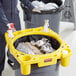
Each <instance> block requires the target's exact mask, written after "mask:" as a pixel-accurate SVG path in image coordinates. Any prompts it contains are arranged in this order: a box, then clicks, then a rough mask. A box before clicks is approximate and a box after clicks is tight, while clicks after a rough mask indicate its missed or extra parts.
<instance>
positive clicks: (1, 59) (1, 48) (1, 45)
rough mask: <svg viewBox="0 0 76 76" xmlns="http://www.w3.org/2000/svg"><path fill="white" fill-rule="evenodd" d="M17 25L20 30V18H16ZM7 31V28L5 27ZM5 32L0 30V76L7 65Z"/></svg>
mask: <svg viewBox="0 0 76 76" xmlns="http://www.w3.org/2000/svg"><path fill="white" fill-rule="evenodd" d="M13 22H14V23H15V24H16V25H15V27H16V29H17V30H20V29H21V28H20V21H19V17H18V16H17V17H16V20H15V21H13ZM0 25H2V24H1V23H0ZM3 28H4V29H5V27H3ZM2 32H3V31H2V30H0V76H1V72H2V71H3V69H4V64H5V46H6V41H5V34H4V33H2Z"/></svg>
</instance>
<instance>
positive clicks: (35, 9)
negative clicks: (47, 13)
mask: <svg viewBox="0 0 76 76" xmlns="http://www.w3.org/2000/svg"><path fill="white" fill-rule="evenodd" d="M32 12H37V13H41V11H40V10H39V9H38V8H34V9H33V10H32Z"/></svg>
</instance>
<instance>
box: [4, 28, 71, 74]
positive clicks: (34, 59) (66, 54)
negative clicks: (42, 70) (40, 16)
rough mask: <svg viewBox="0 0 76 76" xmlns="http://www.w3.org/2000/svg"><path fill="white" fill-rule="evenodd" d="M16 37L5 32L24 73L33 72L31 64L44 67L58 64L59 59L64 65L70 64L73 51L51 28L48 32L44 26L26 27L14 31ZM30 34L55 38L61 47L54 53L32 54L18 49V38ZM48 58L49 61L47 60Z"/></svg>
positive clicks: (9, 46) (12, 51)
mask: <svg viewBox="0 0 76 76" xmlns="http://www.w3.org/2000/svg"><path fill="white" fill-rule="evenodd" d="M13 35H14V37H12V38H10V37H8V33H5V38H6V42H7V47H8V48H9V49H10V53H11V54H12V55H13V56H14V57H15V58H16V60H17V61H18V62H19V63H20V65H21V66H20V67H21V73H22V74H23V75H29V74H30V73H31V64H38V67H44V66H48V65H54V64H57V60H59V59H60V60H61V65H62V66H68V65H69V64H70V56H71V55H72V51H71V50H70V48H69V46H68V45H67V44H66V43H65V42H64V41H63V40H62V39H61V37H60V36H59V35H58V34H57V33H55V32H53V31H52V30H51V29H49V31H48V32H44V27H39V28H32V29H25V30H21V31H17V32H14V33H13ZM30 35H43V36H48V37H49V38H54V39H55V40H56V41H58V43H59V47H58V48H57V49H56V50H55V51H54V52H52V53H49V54H41V55H31V54H26V53H23V52H20V51H18V50H16V48H15V46H14V43H15V42H16V40H18V39H20V38H22V37H26V36H30ZM46 60H48V62H46Z"/></svg>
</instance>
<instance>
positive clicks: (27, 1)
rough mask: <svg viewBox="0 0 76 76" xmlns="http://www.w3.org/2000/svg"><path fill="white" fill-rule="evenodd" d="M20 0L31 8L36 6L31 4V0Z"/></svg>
mask: <svg viewBox="0 0 76 76" xmlns="http://www.w3.org/2000/svg"><path fill="white" fill-rule="evenodd" d="M20 1H21V2H22V3H23V4H24V5H25V6H27V7H28V8H29V9H31V10H32V9H33V8H34V6H33V5H32V4H31V2H30V1H29V0H20Z"/></svg>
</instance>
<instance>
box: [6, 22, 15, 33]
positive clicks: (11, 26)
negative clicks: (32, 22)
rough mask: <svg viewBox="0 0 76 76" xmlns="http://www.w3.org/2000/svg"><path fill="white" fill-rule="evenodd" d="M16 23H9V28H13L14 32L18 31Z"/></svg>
mask: <svg viewBox="0 0 76 76" xmlns="http://www.w3.org/2000/svg"><path fill="white" fill-rule="evenodd" d="M14 25H15V24H14V23H8V24H7V26H8V28H9V29H11V30H12V31H13V32H15V31H16V28H15V26H14Z"/></svg>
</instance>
